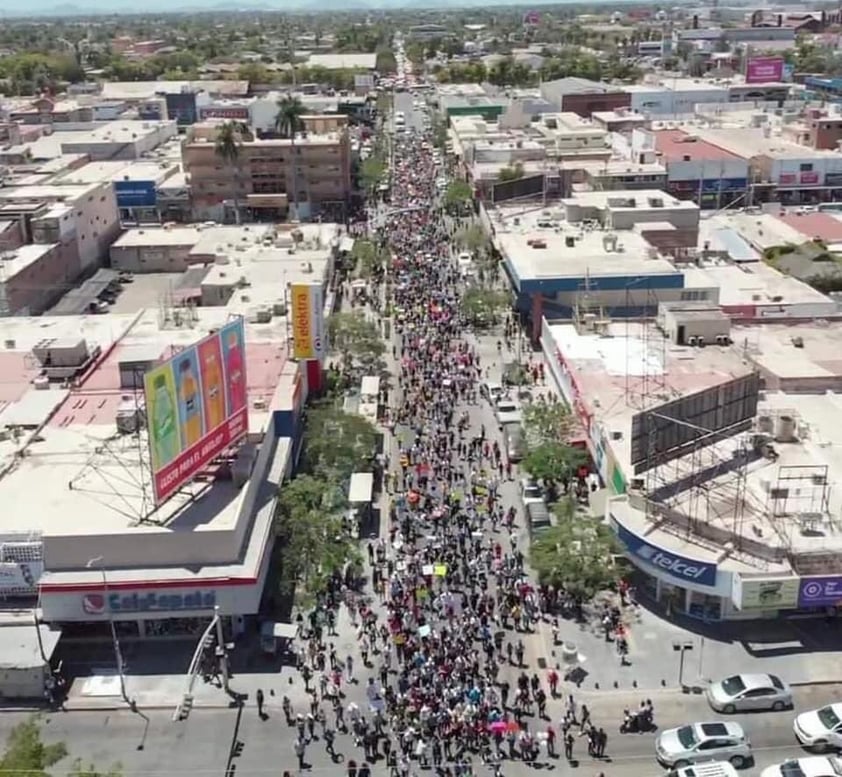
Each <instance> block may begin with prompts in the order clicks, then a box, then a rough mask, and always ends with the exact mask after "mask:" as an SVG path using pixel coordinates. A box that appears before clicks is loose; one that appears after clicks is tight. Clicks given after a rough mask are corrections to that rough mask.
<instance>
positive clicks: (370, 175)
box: [360, 156, 386, 195]
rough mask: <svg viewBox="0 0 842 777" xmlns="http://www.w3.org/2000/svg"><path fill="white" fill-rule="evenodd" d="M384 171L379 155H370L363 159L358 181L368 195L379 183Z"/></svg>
mask: <svg viewBox="0 0 842 777" xmlns="http://www.w3.org/2000/svg"><path fill="white" fill-rule="evenodd" d="M385 172H386V165H385V163H384V162H383V160H382V159H380V158H379V157H377V156H370V157H367V158H366V159H364V160H363V162H362V164H361V165H360V183H361V184H362V187H363V189H365V190H366V191H367V192H368V193H369V195H370V194H371V193H372V192H373V191H374V190H375V189H376V188H377V187H378V186H379V185H380V183H381V182H382V180H383V174H384V173H385Z"/></svg>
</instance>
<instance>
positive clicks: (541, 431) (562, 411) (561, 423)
mask: <svg viewBox="0 0 842 777" xmlns="http://www.w3.org/2000/svg"><path fill="white" fill-rule="evenodd" d="M572 426H573V416H572V415H571V413H570V408H568V407H567V405H565V404H564V403H562V402H530V403H529V404H528V405H525V406H524V408H523V427H524V429H526V432H527V434H528V436H529V437H530V438H531V439H533V440H534V441H535V443H536V445H541V444H543V443H548V442H557V441H559V440H565V441H566V440H567V439H568V437H569V435H570V430H571V428H572Z"/></svg>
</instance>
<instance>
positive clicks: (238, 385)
mask: <svg viewBox="0 0 842 777" xmlns="http://www.w3.org/2000/svg"><path fill="white" fill-rule="evenodd" d="M143 389H144V394H145V396H146V418H147V426H148V428H149V453H150V457H151V461H152V484H153V491H154V494H155V504H160V503H161V502H164V501H165V500H166V499H168V498H169V497H170V496H172V495H173V494H174V493H175V492H176V491H177V490H178V489H179V488H181V486H182V485H184V483H186V482H187V481H189V480H191V479H192V478H194V477H195V476H196V474H197V473H198V472H199V471H201V469H202V468H203V467H205V466H206V465H207V464H208V462H210V461H211V460H212V459H214V458H216V457H217V456H218V455H219V454H220V453H222V451H224V450H225V449H226V448H227V447H229V446H230V445H233V444H234V443H236V442H237V441H238V440H240V439H241V438H242V437H244V436H245V434H246V433H247V432H248V403H247V400H246V361H245V326H244V323H243V319H242V318H237V319H235V320H233V321H231V322H230V323H228V324H226V325H225V326H224V327H222V329H220V330H219V331H218V332H214V333H213V334H211V335H208V336H207V337H205V338H203V339H202V340H199V342H198V343H195V344H194V345H191V346H190V347H188V348H185V349H184V350H182V351H179V352H178V353H177V354H175V355H174V356H172V357H170V358H169V359H167V360H166V361H165V362H163V363H162V364H159V365H158V366H157V367H153V368H152V369H151V370H149V372H147V373H146V374H145V375H144V376H143Z"/></svg>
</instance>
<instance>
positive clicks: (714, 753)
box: [655, 720, 751, 769]
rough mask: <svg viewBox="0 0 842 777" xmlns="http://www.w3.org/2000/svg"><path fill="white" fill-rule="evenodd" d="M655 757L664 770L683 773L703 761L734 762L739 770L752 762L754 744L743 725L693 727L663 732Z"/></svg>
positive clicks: (721, 722)
mask: <svg viewBox="0 0 842 777" xmlns="http://www.w3.org/2000/svg"><path fill="white" fill-rule="evenodd" d="M655 755H656V757H657V759H658V761H659V762H660V763H662V764H663V765H664V766H669V767H674V768H676V769H680V768H681V767H683V766H689V765H690V764H693V763H699V762H700V761H730V762H731V765H732V766H734V767H735V768H737V769H740V768H742V767H743V766H745V765H746V764H747V763H748V762H749V761H751V743H750V742H749V741H748V737H747V736H746V734H745V731H743V727H742V726H741V725H740V724H739V723H734V722H732V721H730V720H729V721H716V722H712V723H691V724H689V725H687V726H681V727H680V728H670V729H666V730H665V731H662V732H661V733H660V734H659V735H658V738H657V739H656V740H655Z"/></svg>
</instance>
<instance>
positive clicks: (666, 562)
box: [613, 521, 716, 586]
mask: <svg viewBox="0 0 842 777" xmlns="http://www.w3.org/2000/svg"><path fill="white" fill-rule="evenodd" d="M613 524H614V526H615V527H616V531H617V538H618V539H619V540H620V542H621V543H623V545H624V546H625V548H626V550H627V551H628V553H629V555H630V556H631V557H632V558H633V559H639V560H640V561H642V562H643V563H644V564H646V565H647V566H649V567H654V568H655V569H657V570H658V571H659V572H661V573H663V574H665V575H668V576H669V577H671V578H673V579H674V580H677V581H678V582H684V583H693V584H695V585H707V586H715V585H716V564H711V563H709V562H707V561H699V560H698V559H693V558H688V557H687V556H681V555H679V554H678V553H673V552H672V551H669V550H664V549H663V548H659V547H658V546H657V545H653V544H652V543H650V542H647V541H646V540H645V539H644V538H643V537H639V536H638V535H637V534H635V533H634V532H631V531H629V530H628V529H627V528H625V527H624V526H621V525H620V524H619V523H617V522H616V521H613Z"/></svg>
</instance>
